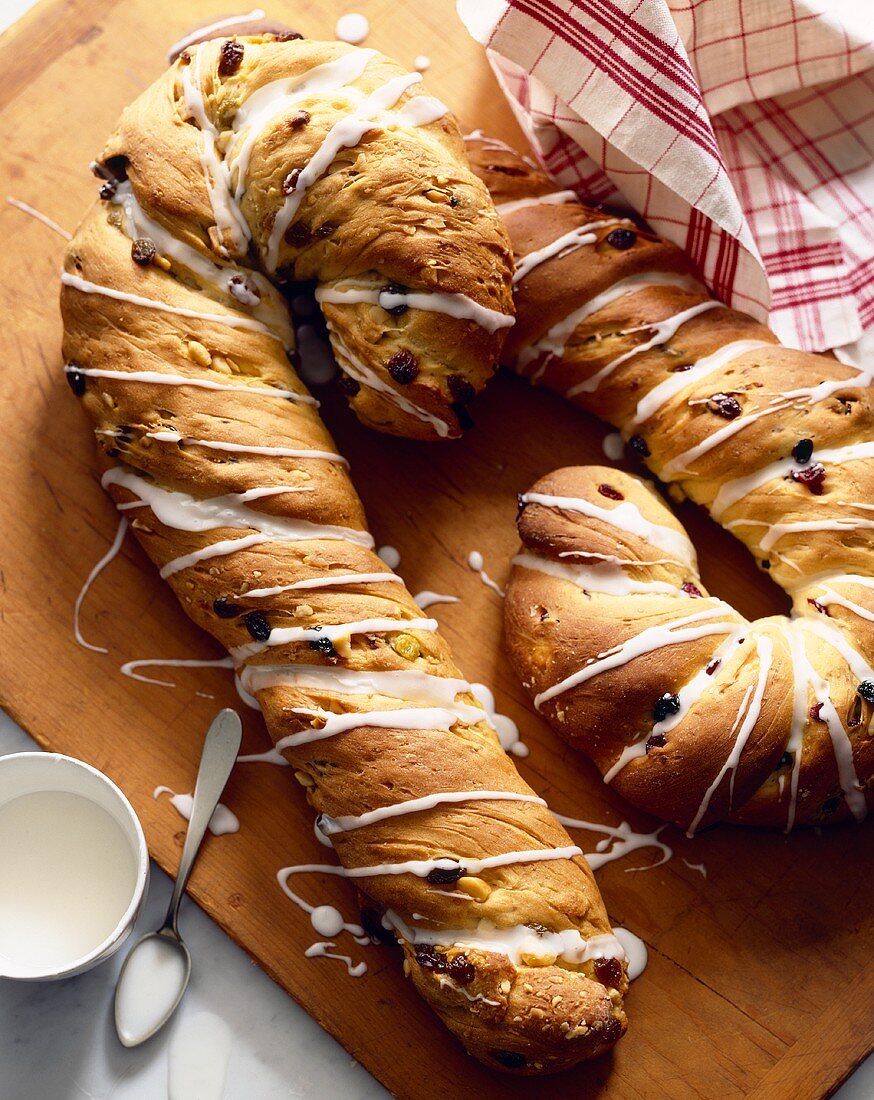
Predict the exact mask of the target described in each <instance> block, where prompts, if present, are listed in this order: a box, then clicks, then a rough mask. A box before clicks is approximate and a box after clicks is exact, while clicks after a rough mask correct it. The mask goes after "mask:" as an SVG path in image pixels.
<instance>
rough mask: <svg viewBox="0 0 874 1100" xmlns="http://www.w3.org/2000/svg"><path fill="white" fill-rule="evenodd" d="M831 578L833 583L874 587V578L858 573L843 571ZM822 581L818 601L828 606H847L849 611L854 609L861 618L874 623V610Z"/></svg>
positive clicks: (855, 613)
mask: <svg viewBox="0 0 874 1100" xmlns="http://www.w3.org/2000/svg"><path fill="white" fill-rule="evenodd" d="M830 580H831V583H832V584H858V585H860V586H861V587H862V588H874V578H871V577H862V576H860V575H859V574H858V573H842V574H839V575H838V576H835V577H831V578H830ZM820 583H821V584H822V594H821V595H819V596H817V597H816V602H817V603H819V604H822V606H823V607H828V606H829V604H836V605H837V606H838V607H845V608H846V609H847V610H848V611H852V612H853V614H854V615H858V616H859V618H860V619H867V621H868V622H869V623H874V611H871V610H870V609H869V608H867V607H862V606H861V605H860V604H857V603H854V602H853V601H852V600H850V599H847V597H846V596H844V595H842V594H841V593H840V592H835V590H834V589H833V588H831V587H830V586H829V585H827V584H823V583H822V582H820Z"/></svg>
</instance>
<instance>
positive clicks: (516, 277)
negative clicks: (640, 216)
mask: <svg viewBox="0 0 874 1100" xmlns="http://www.w3.org/2000/svg"><path fill="white" fill-rule="evenodd" d="M608 225H631V222H629V220H628V219H627V218H608V219H606V220H604V221H598V222H589V223H588V224H587V225H578V226H577V227H576V229H571V230H569V231H568V232H567V233H562V235H561V236H560V237H556V239H555V240H554V241H550V242H549V244H547V245H544V246H543V247H542V248H538V249H535V250H534V251H533V252H528V253H527V254H526V255H524V256H520V257H519V259H518V260H516V265H515V266H516V270H515V272H514V274H513V285H514V286H515V285H517V284H518V283H521V282H522V280H523V279H525V278H526V277H527V276H528V275H530V274H531V272H532V271H533V270H534V269H535V268H536V267H539V266H540V265H541V264H542V263H545V262H546V261H547V260H551V259H552V258H553V257H555V258H556V259H558V260H563V259H564V257H565V256H570V255H571V253H572V252H576V251H577V250H578V249H580V248H584V247H585V246H586V245H589V244H594V243H595V242H596V241H597V240H598V234H597V233H596V232H595V230H596V229H606V228H607V226H608Z"/></svg>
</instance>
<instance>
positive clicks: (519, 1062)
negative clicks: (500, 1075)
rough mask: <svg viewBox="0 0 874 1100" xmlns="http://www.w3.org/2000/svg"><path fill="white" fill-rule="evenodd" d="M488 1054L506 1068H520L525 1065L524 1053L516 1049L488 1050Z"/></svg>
mask: <svg viewBox="0 0 874 1100" xmlns="http://www.w3.org/2000/svg"><path fill="white" fill-rule="evenodd" d="M489 1054H491V1056H492V1057H493V1058H494V1060H495V1061H496V1062H497V1063H498V1064H499V1065H501V1066H504V1067H505V1068H506V1069H521V1068H522V1067H523V1066H524V1065H525V1055H524V1054H520V1053H519V1051H518V1050H490V1051H489Z"/></svg>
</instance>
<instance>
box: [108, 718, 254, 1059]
mask: <svg viewBox="0 0 874 1100" xmlns="http://www.w3.org/2000/svg"><path fill="white" fill-rule="evenodd" d="M242 737H243V726H242V723H241V722H240V716H239V715H238V714H237V712H236V711H234V710H222V711H219V713H218V714H217V715H216V716H215V718H214V719H213V720H212V724H211V725H210V727H209V729H208V730H207V733H206V738H205V739H204V742H203V752H202V753H201V756H200V765H199V767H198V769H197V782H196V783H195V786H194V797H193V800H192V804H191V817H190V819H189V822H188V831H187V832H186V834H185V844H184V845H183V847H182V858H181V859H180V861H179V872H178V874H177V875H176V882H175V883H174V884H173V894H172V896H171V898H170V904H169V906H168V907H167V916H166V917H165V918H164V923H163V924H162V925H161V927H160V928H159V929H158V930H157V932H149V933H148V934H147V935H145V936H143V937H142V938H141V939H140V940H138V941H137V943H135V944H134V946H133V948H132V949H131V951H130V952H129V953H128V956H127V958H126V959H125V961H124V965H123V966H122V968H121V972H120V973H119V975H118V982H117V983H116V987H115V1030H116V1032H117V1033H118V1038H119V1040H120V1041H121V1043H122V1044H123V1045H124V1046H126V1047H135V1046H139V1044H140V1043H144V1042H145V1041H146V1040H147V1039H150V1038H151V1037H152V1036H153V1035H154V1034H155V1033H156V1032H158V1031H160V1029H161V1028H162V1027H163V1026H164V1024H165V1023H166V1022H167V1021H168V1020H169V1019H170V1017H171V1016H172V1015H173V1013H174V1012H175V1011H176V1008H177V1006H178V1005H179V1002H180V1001H181V1000H182V995H183V993H184V992H185V990H186V989H187V987H188V981H189V978H190V977H191V954H190V952H189V950H188V948H187V947H186V946H185V944H184V943H183V942H182V937H181V936H180V935H179V929H178V927H177V920H178V916H179V905H180V902H181V901H182V896H183V894H184V893H185V886H186V883H187V882H188V877H189V875H190V874H191V869H192V868H193V866H194V861H195V859H196V858H197V853H198V852H199V851H200V845H201V843H202V841H203V838H204V836H205V835H206V830H207V828H208V826H209V823H210V820H211V818H212V815H213V813H214V812H215V808H216V806H217V805H218V801H219V798H221V794H222V791H223V790H224V789H225V784H226V783H227V781H228V777H229V776H230V774H231V769H232V768H233V766H234V763H235V761H236V759H237V753H239V751H240V741H241V740H242Z"/></svg>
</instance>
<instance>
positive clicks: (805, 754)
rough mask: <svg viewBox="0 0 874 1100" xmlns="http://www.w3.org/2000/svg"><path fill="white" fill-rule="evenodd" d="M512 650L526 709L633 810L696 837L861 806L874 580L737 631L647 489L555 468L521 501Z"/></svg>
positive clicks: (596, 473)
mask: <svg viewBox="0 0 874 1100" xmlns="http://www.w3.org/2000/svg"><path fill="white" fill-rule="evenodd" d="M520 506H521V510H520V515H519V520H518V526H519V534H520V536H521V538H522V552H521V553H520V554H519V555H518V556H517V557H516V558H514V561H513V570H512V573H511V576H510V583H509V585H508V588H507V599H506V605H505V606H506V611H505V614H506V633H507V644H508V648H509V652H510V657H511V660H512V662H513V665H514V667H515V669H516V671H517V673H518V675H519V677H520V679H521V680H522V681H523V683H525V685H526V687H528V689H529V691H531V693H532V694H533V696H534V701H535V706H536V707H537V709H538V710H539V711H541V713H543V714H544V716H545V717H547V718H548V720H549V721H550V723H551V724H552V725H553V727H554V728H555V729H556V730H557V731H558V732H559V733H560V734H561V735H562V736H563V737H565V738H566V739H567V740H568V741H570V742H571V744H573V745H574V746H575V747H577V748H580V749H582V750H583V751H584V752H585V753H586V754H587V755H588V756H590V757H591V759H592V760H593V761H594V762H595V764H596V765H597V766H598V768H599V770H600V771H601V773H602V775H603V776H604V779H605V781H606V782H608V783H611V784H612V786H613V787H614V788H615V789H616V790H617V791H618V792H619V793H620V794H622V795H623V796H624V797H625V798H627V799H628V801H629V802H632V803H633V804H634V805H636V806H640V807H641V808H643V809H645V810H647V811H648V812H650V813H653V814H656V815H657V816H658V817H662V818H665V819H667V820H670V821H676V822H677V823H678V824H681V825H683V826H685V827H686V828H687V829H688V831H689V832H690V833H694V832H696V831H697V830H698V829H700V828H703V827H706V826H707V825H709V824H712V823H714V822H716V821H719V820H723V819H727V820H731V821H738V822H743V823H745V824H756V825H782V826H784V827H786V828H787V829H789V828H791V827H792V826H793V825H795V824H799V825H800V824H814V823H815V824H822V823H823V822H826V821H828V822H832V821H843V820H846V819H847V818H850V817H853V818H855V819H856V820H862V819H863V818H864V816H865V813H866V795H865V792H866V791H867V790H868V789H869V788H870V785H871V776H872V774H874V738H872V737H871V726H872V720H874V708H872V706H871V704H872V702H874V671H872V669H871V661H872V659H874V592H872V589H874V580H872V579H871V578H869V577H866V576H855V577H850V576H833V577H830V578H828V579H825V578H820V579H813V580H812V581H810V582H809V583H807V584H804V585H802V586H800V587H799V588H798V589H797V590H796V591H795V593H794V617H792V618H786V617H783V616H772V617H770V618H765V619H759V620H757V621H756V622H752V623H751V622H748V621H747V620H746V619H744V618H743V617H742V616H741V615H739V614H738V612H737V611H735V610H734V608H732V607H730V606H729V605H728V604H726V603H725V602H724V601H723V600H720V599H717V598H716V597H713V596H709V595H708V594H707V591H706V590H705V588H704V586H703V584H702V583H701V578H700V577H699V575H698V570H697V565H696V562H695V552H694V549H693V547H692V545H691V543H690V542H689V540H688V538H687V537H686V535H685V532H684V531H683V529H682V527H681V526H680V525H679V524H678V523H677V521H676V519H675V518H674V517H673V515H672V514H671V512H670V511H669V509H668V508H667V507H666V506H665V504H664V502H663V501H662V500H661V499H660V498H659V496H658V495H657V494H656V493H655V492H654V491H653V489H652V488H651V487H650V486H648V485H647V484H646V483H645V482H642V481H640V480H639V479H638V478H635V477H632V476H631V475H629V474H625V473H622V472H621V471H618V470H613V469H608V468H606V467H598V466H592V467H576V468H568V469H563V470H558V471H556V472H555V473H552V474H549V475H547V476H546V477H544V478H542V479H541V480H540V481H539V482H537V484H536V485H534V486H533V487H532V489H531V490H530V491H529V492H527V493H524V494H523V495H522V496H521V497H520Z"/></svg>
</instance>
